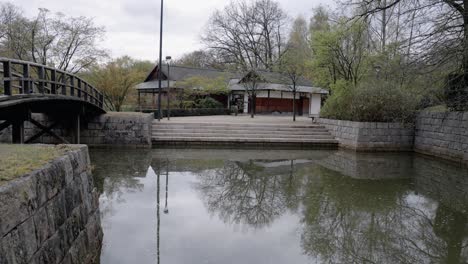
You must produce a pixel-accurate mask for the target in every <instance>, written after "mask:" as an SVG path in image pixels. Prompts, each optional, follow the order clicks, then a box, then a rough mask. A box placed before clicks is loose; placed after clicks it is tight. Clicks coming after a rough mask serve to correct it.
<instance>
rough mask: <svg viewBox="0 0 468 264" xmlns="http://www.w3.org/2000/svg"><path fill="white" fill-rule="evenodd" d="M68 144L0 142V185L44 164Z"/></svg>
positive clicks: (60, 152)
mask: <svg viewBox="0 0 468 264" xmlns="http://www.w3.org/2000/svg"><path fill="white" fill-rule="evenodd" d="M70 149H71V148H70V147H69V146H63V145H58V146H45V145H11V144H0V186H1V185H3V184H5V183H6V182H8V181H11V180H13V179H15V178H17V177H20V176H22V175H25V174H27V173H29V172H31V171H33V170H36V169H39V168H41V167H42V166H44V165H46V164H47V163H49V162H50V161H52V160H53V159H54V158H57V157H59V156H61V155H62V154H64V153H65V152H66V151H67V150H70Z"/></svg>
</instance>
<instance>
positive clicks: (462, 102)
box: [444, 74, 468, 111]
mask: <svg viewBox="0 0 468 264" xmlns="http://www.w3.org/2000/svg"><path fill="white" fill-rule="evenodd" d="M444 92H445V103H446V104H447V107H448V108H449V110H450V111H468V86H467V82H466V80H465V78H464V75H462V74H451V75H449V76H448V77H447V81H446V85H445V89H444Z"/></svg>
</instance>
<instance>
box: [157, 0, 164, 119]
mask: <svg viewBox="0 0 468 264" xmlns="http://www.w3.org/2000/svg"><path fill="white" fill-rule="evenodd" d="M163 9H164V0H161V21H160V25H159V26H160V27H159V65H158V88H159V90H158V121H161V81H162V80H161V78H162V47H163V45H162V37H163V14H164V13H163Z"/></svg>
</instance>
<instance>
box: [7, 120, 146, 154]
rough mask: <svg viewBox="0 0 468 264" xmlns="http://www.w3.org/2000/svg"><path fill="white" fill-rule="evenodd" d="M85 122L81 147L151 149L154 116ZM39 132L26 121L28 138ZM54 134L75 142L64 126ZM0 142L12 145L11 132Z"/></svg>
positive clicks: (44, 138)
mask: <svg viewBox="0 0 468 264" xmlns="http://www.w3.org/2000/svg"><path fill="white" fill-rule="evenodd" d="M32 117H33V119H34V120H36V121H39V122H40V123H41V124H43V125H46V126H49V125H51V124H52V123H53V122H54V120H53V119H51V118H49V117H47V116H45V115H43V114H33V116H32ZM85 121H86V122H82V125H81V137H80V143H82V144H87V145H90V146H137V147H151V129H152V121H153V116H152V114H142V113H124V112H120V113H117V112H109V113H107V114H104V115H100V116H97V117H94V118H92V119H90V120H85ZM39 131H40V129H38V128H37V127H36V126H34V125H33V124H31V123H30V122H25V138H26V139H28V138H30V137H31V136H33V135H35V134H36V133H37V132H39ZM53 131H54V133H56V134H57V135H59V136H61V137H63V138H65V139H66V140H68V141H69V142H72V134H71V131H70V130H67V129H64V127H63V126H62V125H58V126H57V127H55V128H54V129H53ZM0 142H11V129H5V130H3V131H2V132H0ZM34 143H44V144H57V143H62V142H60V141H59V140H58V139H56V138H54V137H52V136H50V135H48V134H44V135H43V136H41V137H40V138H38V139H37V140H35V141H34Z"/></svg>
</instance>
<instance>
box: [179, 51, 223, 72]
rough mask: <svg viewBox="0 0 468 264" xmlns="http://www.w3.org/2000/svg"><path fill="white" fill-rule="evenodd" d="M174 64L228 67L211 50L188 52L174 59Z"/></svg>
mask: <svg viewBox="0 0 468 264" xmlns="http://www.w3.org/2000/svg"><path fill="white" fill-rule="evenodd" d="M174 64H175V65H179V66H187V67H194V68H213V69H218V70H225V69H226V65H225V64H223V63H222V62H221V61H220V60H219V58H218V57H216V55H215V54H214V52H212V51H210V50H196V51H192V52H189V53H186V54H184V55H182V56H181V57H180V58H179V59H176V60H174Z"/></svg>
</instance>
